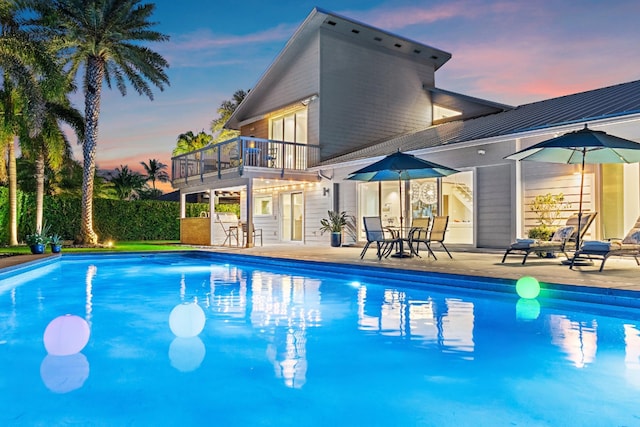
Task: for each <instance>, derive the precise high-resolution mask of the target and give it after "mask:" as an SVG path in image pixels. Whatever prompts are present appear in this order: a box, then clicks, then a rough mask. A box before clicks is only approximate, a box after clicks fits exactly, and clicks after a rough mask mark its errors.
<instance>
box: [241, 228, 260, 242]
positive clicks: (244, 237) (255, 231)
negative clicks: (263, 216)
mask: <svg viewBox="0 0 640 427" xmlns="http://www.w3.org/2000/svg"><path fill="white" fill-rule="evenodd" d="M252 228H253V242H254V243H255V241H256V237H260V246H262V228H258V229H256V227H255V226H253V227H252ZM247 233H248V230H247V223H246V222H243V223H242V246H244V243H245V242H246V241H247Z"/></svg>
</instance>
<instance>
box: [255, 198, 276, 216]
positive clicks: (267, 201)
mask: <svg viewBox="0 0 640 427" xmlns="http://www.w3.org/2000/svg"><path fill="white" fill-rule="evenodd" d="M272 212H273V200H272V198H271V196H255V197H254V198H253V214H254V215H256V216H258V215H271V213H272Z"/></svg>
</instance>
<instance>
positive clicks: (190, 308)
mask: <svg viewBox="0 0 640 427" xmlns="http://www.w3.org/2000/svg"><path fill="white" fill-rule="evenodd" d="M204 322H205V316H204V311H203V310H202V308H200V306H199V305H198V304H196V303H195V302H192V303H184V304H178V305H176V306H175V307H174V308H173V310H171V314H170V315H169V327H170V328H171V332H173V334H174V335H175V336H177V337H181V338H191V337H195V336H197V335H198V334H199V333H200V332H202V330H203V329H204Z"/></svg>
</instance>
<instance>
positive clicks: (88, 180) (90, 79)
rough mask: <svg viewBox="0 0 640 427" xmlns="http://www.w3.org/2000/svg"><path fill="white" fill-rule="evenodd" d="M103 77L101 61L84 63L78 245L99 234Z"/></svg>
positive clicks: (95, 237)
mask: <svg viewBox="0 0 640 427" xmlns="http://www.w3.org/2000/svg"><path fill="white" fill-rule="evenodd" d="M103 78H104V62H103V61H102V60H101V59H100V58H98V57H95V56H90V57H89V59H88V61H87V70H86V75H85V82H86V89H85V101H84V108H85V120H86V123H85V126H86V127H85V136H84V143H83V144H82V154H83V161H84V164H83V171H82V221H81V227H80V236H79V241H80V243H86V244H96V243H98V235H97V234H96V233H95V231H93V179H94V176H95V172H96V148H97V143H98V117H99V116H100V95H101V92H102V80H103Z"/></svg>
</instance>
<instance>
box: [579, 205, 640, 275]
mask: <svg viewBox="0 0 640 427" xmlns="http://www.w3.org/2000/svg"><path fill="white" fill-rule="evenodd" d="M612 256H632V257H633V258H634V259H635V260H636V264H638V265H640V259H639V258H638V257H640V217H639V218H638V219H637V220H636V223H635V224H634V226H633V228H631V230H629V232H628V233H627V235H626V236H625V238H624V239H622V240H619V239H611V240H606V241H598V240H587V241H585V242H584V243H583V244H582V246H581V247H580V250H579V251H577V252H576V253H575V255H574V257H573V259H572V260H571V266H570V267H569V268H570V269H573V265H574V263H575V261H576V259H601V260H602V263H601V264H600V270H599V271H602V269H603V268H604V263H605V262H606V261H607V259H608V258H609V257H612Z"/></svg>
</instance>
